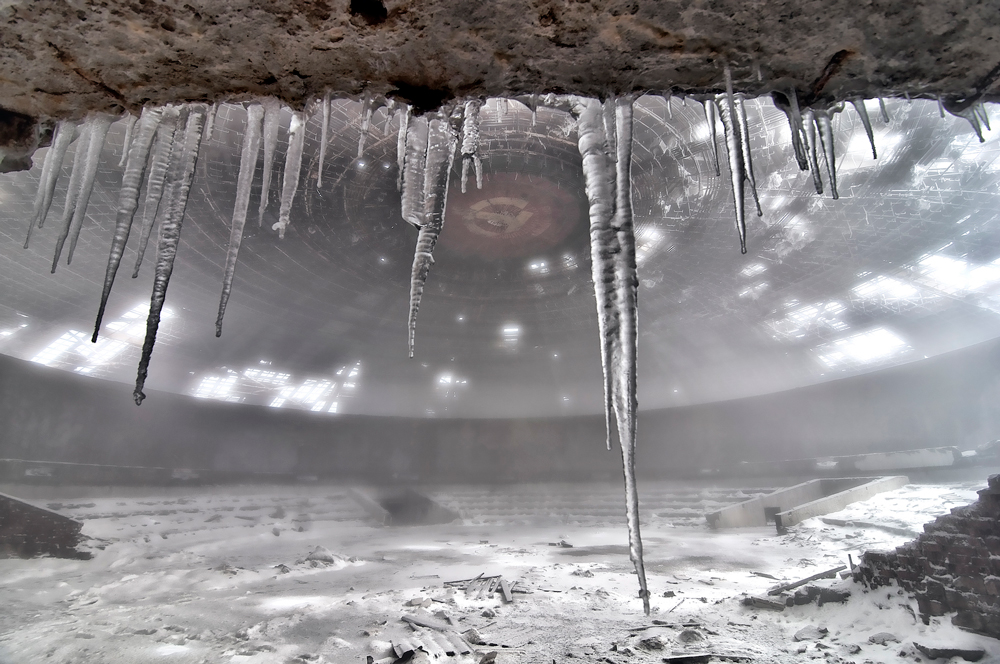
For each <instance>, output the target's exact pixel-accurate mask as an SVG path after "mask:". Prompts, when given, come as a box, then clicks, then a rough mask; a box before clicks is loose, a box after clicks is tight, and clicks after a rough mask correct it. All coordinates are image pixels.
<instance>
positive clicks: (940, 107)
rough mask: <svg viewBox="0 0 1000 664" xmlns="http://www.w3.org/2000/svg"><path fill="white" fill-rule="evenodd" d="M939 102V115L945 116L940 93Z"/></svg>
mask: <svg viewBox="0 0 1000 664" xmlns="http://www.w3.org/2000/svg"><path fill="white" fill-rule="evenodd" d="M937 104H938V116H940V117H941V118H944V103H943V102H942V101H941V95H938V98H937Z"/></svg>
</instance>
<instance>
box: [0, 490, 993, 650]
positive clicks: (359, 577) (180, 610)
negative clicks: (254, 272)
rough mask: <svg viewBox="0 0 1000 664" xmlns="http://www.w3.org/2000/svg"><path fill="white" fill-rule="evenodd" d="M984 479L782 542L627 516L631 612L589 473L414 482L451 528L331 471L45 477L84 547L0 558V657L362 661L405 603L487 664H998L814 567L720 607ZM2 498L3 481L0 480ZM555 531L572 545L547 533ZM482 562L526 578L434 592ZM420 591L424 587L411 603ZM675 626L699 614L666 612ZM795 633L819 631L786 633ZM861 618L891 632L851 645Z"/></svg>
mask: <svg viewBox="0 0 1000 664" xmlns="http://www.w3.org/2000/svg"><path fill="white" fill-rule="evenodd" d="M984 484H985V478H984V479H983V481H979V482H952V483H947V484H921V485H908V486H906V487H904V488H903V489H900V490H898V491H893V492H890V493H886V494H882V495H879V496H877V497H875V498H873V499H871V500H869V501H866V502H864V503H856V504H854V505H852V506H850V507H849V508H848V509H846V510H844V511H843V512H841V513H838V514H831V515H827V516H826V517H822V518H825V519H827V520H828V521H840V522H845V523H847V525H846V526H845V525H830V523H826V522H824V521H823V520H822V518H817V519H811V520H809V521H807V522H805V523H803V524H800V525H799V526H796V527H794V528H793V529H792V531H791V532H790V533H789V534H788V535H785V536H778V535H776V534H775V532H774V529H773V527H767V528H749V529H739V530H728V531H721V532H713V531H711V530H709V529H708V528H707V527H705V525H704V522H703V521H702V520H700V519H694V518H685V517H684V514H685V513H683V512H677V511H674V512H671V511H670V510H666V511H664V510H661V511H659V512H657V511H656V509H653V510H645V511H644V524H643V525H644V532H643V535H644V538H643V539H644V544H645V548H646V570H647V573H648V576H649V585H650V590H651V592H652V606H653V613H652V615H651V616H649V617H646V616H644V615H643V614H642V603H641V601H640V600H639V599H638V598H637V597H636V593H637V583H636V579H635V576H634V574H632V566H631V563H630V562H629V560H628V554H627V547H626V543H627V535H626V531H625V527H624V524H623V521H624V518H619V517H616V516H614V515H612V514H611V513H610V512H614V511H617V510H616V509H611V510H602V509H599V508H600V505H599V504H597V503H600V500H604V499H600V497H601V496H605V495H606V496H608V498H607V499H606V500H605V502H606V503H607V504H608V505H610V506H611V507H612V508H615V505H616V503H615V501H614V500H613V499H612V498H611V497H610V496H612V495H618V494H617V493H613V492H614V491H616V488H615V487H610V486H608V485H592V486H587V485H583V486H581V485H577V486H576V487H574V488H572V489H567V488H565V487H558V486H554V485H553V486H546V485H535V486H533V487H523V488H520V489H519V488H506V489H477V488H468V487H465V488H462V487H451V488H447V487H445V488H440V489H437V490H436V489H434V488H427V489H426V493H428V494H429V495H431V496H432V497H435V498H437V499H438V500H440V501H441V502H443V503H445V504H450V505H452V506H457V507H459V508H461V505H462V504H476V505H478V506H479V507H477V513H476V514H470V513H466V511H465V510H463V517H464V519H463V520H462V521H460V522H456V523H454V524H450V525H440V526H415V527H398V528H389V527H378V526H375V525H373V524H372V523H371V522H370V521H368V520H366V518H365V516H364V514H363V512H362V511H361V510H360V508H358V507H357V506H356V504H355V503H354V502H353V501H351V500H350V499H349V497H348V496H347V492H346V489H345V488H344V487H337V486H329V485H326V486H316V485H313V486H292V487H289V486H241V487H212V488H207V487H206V488H196V489H184V490H179V489H163V488H148V489H127V490H126V489H122V490H117V491H115V492H114V493H113V494H111V495H108V494H105V495H101V496H96V495H95V492H94V491H93V490H89V491H86V492H84V491H82V490H81V492H80V494H79V495H78V496H77V497H74V496H73V495H72V493H73V491H72V490H71V489H66V488H63V489H60V490H58V491H56V490H50V491H51V494H50V495H51V496H53V497H52V499H45V498H44V496H45V495H46V490H45V489H41V488H35V489H33V490H32V491H31V492H30V493H32V494H34V495H31V496H28V497H29V498H31V499H32V500H33V502H35V503H36V504H41V505H46V504H51V505H52V507H53V508H55V509H58V510H59V511H60V512H62V513H65V514H68V515H71V516H74V517H76V518H80V519H81V520H83V521H84V523H85V526H84V533H85V534H86V535H88V536H89V537H91V538H93V539H92V540H91V545H92V546H100V547H103V548H96V549H95V550H94V557H93V559H92V560H89V561H75V560H57V559H48V558H45V559H34V560H13V559H6V560H0V662H2V664H28V663H33V662H52V663H53V664H55V663H62V662H65V663H69V662H80V663H83V662H101V663H107V664H115V663H129V664H136V663H145V662H168V663H173V662H176V663H178V664H181V663H196V662H198V663H200V662H211V663H214V662H232V663H237V662H241V663H242V662H246V663H247V664H249V663H265V662H267V663H271V662H280V663H282V664H284V663H286V662H330V663H338V664H339V663H341V662H365V661H366V656H367V655H371V656H372V657H373V658H374V659H375V660H376V661H378V660H380V659H383V658H386V657H389V656H390V654H391V653H390V644H391V643H393V642H397V643H398V642H399V640H400V639H404V638H406V639H411V640H412V639H414V638H420V636H419V634H416V633H415V632H414V631H413V630H412V629H411V628H410V627H409V626H408V625H407V624H406V623H403V622H401V620H400V618H401V616H403V615H404V614H406V615H423V616H426V617H433V616H434V614H437V618H436V619H437V620H442V619H444V617H445V616H450V617H451V618H452V619H453V620H454V622H455V624H456V630H457V631H464V630H466V629H468V628H475V629H476V630H477V631H478V632H479V634H480V635H481V637H482V639H483V640H484V641H486V642H487V643H491V644H495V645H492V646H491V645H484V646H479V648H480V650H482V651H484V652H488V651H494V650H495V651H498V653H499V654H498V656H497V660H496V661H497V662H500V663H501V664H507V663H510V664H513V663H519V662H525V663H527V662H532V663H539V664H548V662H552V661H556V662H559V663H560V664H562V663H564V662H567V661H583V662H612V663H616V664H617V663H624V662H634V663H641V662H661V661H663V660H664V658H665V657H670V656H671V655H673V654H681V653H713V654H714V655H715V656H716V658H715V659H713V660H712V661H749V660H752V661H757V662H799V661H806V660H811V659H825V660H827V661H830V662H839V661H850V662H858V664H861V663H862V662H866V661H871V662H896V661H909V662H914V661H917V658H921V656H920V653H918V652H916V651H915V649H914V646H913V641H918V642H921V643H923V644H925V645H947V646H958V647H979V648H985V649H986V652H987V655H986V658H985V659H984V660H982V661H986V662H1000V643H998V642H996V641H994V640H992V639H989V638H985V637H980V636H976V635H972V634H968V633H965V632H962V631H961V630H959V629H957V628H955V627H953V626H952V625H951V623H950V620H949V619H948V618H947V617H945V618H944V619H934V620H932V623H931V625H929V626H924V625H923V624H922V623H921V622H920V621H919V619H917V618H915V617H914V615H913V612H914V610H915V609H916V606H915V603H914V602H912V601H910V600H908V598H907V597H905V596H904V595H900V594H897V592H896V591H895V590H885V589H882V590H880V591H878V592H871V593H865V592H863V591H862V589H861V588H860V587H859V586H855V585H854V584H853V583H852V582H851V581H850V580H843V581H824V582H820V583H821V584H824V585H828V586H836V587H839V588H845V589H849V590H851V592H852V595H851V598H850V599H849V600H848V602H847V603H846V604H826V605H824V606H822V607H820V606H817V605H816V604H815V603H814V604H810V605H806V606H797V607H792V608H788V609H786V610H785V611H783V612H780V613H779V612H771V611H766V610H760V609H754V608H749V607H744V606H742V605H741V602H740V600H741V598H742V597H743V595H744V594H745V593H751V594H759V595H763V594H766V591H767V589H768V588H770V587H771V586H773V585H775V584H776V583H778V582H777V581H775V580H773V579H771V578H767V577H765V576H760V575H757V574H754V572H757V573H763V574H767V575H771V576H772V577H776V578H777V579H780V580H796V579H799V578H803V577H805V576H808V575H810V574H814V573H816V572H818V571H821V570H824V569H828V568H831V567H834V566H836V565H838V564H844V563H846V562H847V554H848V553H850V554H852V555H853V556H854V559H855V560H857V557H858V555H860V553H861V552H862V551H863V550H866V549H868V548H888V547H893V546H896V545H898V544H901V543H903V542H904V541H906V540H908V539H910V538H911V537H912V535H907V533H908V532H912V533H916V532H919V531H920V529H921V526H922V524H923V523H926V522H927V521H929V520H931V519H932V518H933V517H935V516H937V515H939V514H942V513H945V512H947V511H948V509H950V508H951V507H954V506H957V505H963V504H967V503H969V502H972V501H973V500H975V499H976V494H975V490H976V489H978V488H981V487H982V486H983V485H984ZM645 488H647V489H648V490H649V492H650V495H651V496H652V498H651V499H650V500H652V501H654V502H655V501H656V500H660V501H661V502H662V501H663V500H665V499H664V498H663V496H673V499H672V500H674V501H675V503H676V502H680V503H683V502H684V501H687V504H693V505H694V506H695V508H697V507H698V506H699V505H708V506H711V505H714V504H715V501H716V499H717V498H718V496H720V495H722V493H718V492H716V493H713V490H712V489H710V488H706V487H704V486H703V487H702V488H700V489H698V488H692V487H691V486H690V485H685V486H679V485H678V486H677V487H674V486H673V485H671V484H670V483H660V484H656V485H649V484H647V485H646V486H645ZM640 489H643V487H640ZM0 491H4V492H10V493H13V494H14V495H17V491H18V487H0ZM574 492H575V494H574ZM567 494H572V495H575V496H577V498H573V501H575V502H576V503H577V504H579V503H580V501H581V500H583V498H582V496H590V499H591V501H592V502H593V501H595V500H596V501H597V503H594V504H592V505H590V507H588V508H587V510H584V511H585V512H588V513H589V514H590V515H591V516H590V518H584V517H585V516H586V515H581V514H579V513H576V514H575V515H574V516H573V517H572V518H569V517H561V516H560V515H559V514H557V513H553V511H552V510H544V511H543V512H539V511H537V510H536V511H535V512H531V510H530V509H528V508H523V509H520V508H519V509H513V508H512V509H500V507H494V508H492V509H493V511H492V512H491V511H490V509H491V508H489V505H491V504H492V505H499V506H501V507H502V506H503V505H508V506H509V505H511V504H514V503H516V502H517V500H518V498H517V497H518V496H520V497H521V498H520V500H521V501H522V502H523V503H524V504H529V503H530V504H538V503H539V502H540V501H541V499H542V498H544V497H545V496H548V498H549V504H556V503H558V502H559V501H558V500H556V498H557V497H558V496H560V495H567ZM22 495H24V493H23V492H22ZM726 495H729V499H735V498H734V497H733V496H732V495H731V494H726ZM595 496H596V497H597V498H594V497H595ZM684 496H688V497H687V498H685V497H684ZM477 499H478V502H476V500H477ZM491 500H492V502H491ZM542 502H544V501H542ZM664 509H665V508H664ZM579 511H580V510H577V512H579ZM529 512H530V513H529ZM603 512H609V513H608V514H603ZM512 514H513V515H515V516H516V517H517V518H515V516H512ZM678 514H680V515H681V516H679V517H678V516H677V515H678ZM660 515H662V516H660ZM560 540H565V541H566V542H568V543H570V544H572V545H573V546H572V548H566V547H555V546H550V543H554V542H559V541H560ZM317 546H323V547H326V548H327V549H329V550H330V551H332V552H334V553H335V554H337V555H336V557H335V562H333V563H313V562H310V561H306V560H305V558H306V556H307V555H308V554H309V553H310V552H311V551H313V550H314V549H315V548H316V547H317ZM480 573H485V574H486V575H487V576H489V575H495V574H502V575H503V576H504V578H505V579H508V580H510V581H517V585H516V586H515V590H520V589H523V590H525V591H530V592H528V593H523V594H522V593H515V595H514V601H513V603H510V604H507V603H504V602H503V601H502V599H501V595H500V594H499V593H498V594H496V595H495V596H493V597H490V598H488V599H485V598H484V599H476V598H468V597H466V594H465V592H463V591H462V590H456V589H454V588H452V587H448V586H445V585H444V583H445V582H446V581H452V580H458V579H468V578H471V577H475V576H476V575H478V574H480ZM421 599H423V600H430V601H429V602H428V601H425V602H423V603H424V604H425V605H426V606H425V607H421V606H417V605H413V604H419V603H420V601H419V600H421ZM413 600H417V601H416V602H413V603H411V602H412V601H413ZM654 620H656V621H659V622H661V623H667V624H664V625H654V623H653V621H654ZM685 623H688V624H690V623H696V624H697V626H696V627H687V628H685V627H683V626H676V627H675V626H672V625H683V624H685ZM807 626H816V627H825V628H827V629H828V630H829V632H828V634H827V635H826V636H825V638H822V639H820V640H815V639H812V640H804V641H798V642H797V641H795V640H794V635H795V633H796V632H798V631H799V630H801V629H802V628H804V627H807ZM880 632H890V633H892V634H893V635H894V636H895V637H897V638H898V640H899V642H891V641H890V642H888V643H886V644H885V645H879V644H876V643H870V642H869V637H870V636H872V635H874V634H877V633H880ZM654 637H655V638H654ZM386 661H387V662H391V661H392V659H388V660H386ZM436 661H441V662H448V661H453V662H472V661H474V659H473V656H472V655H467V656H465V657H451V658H441V659H438V660H436ZM938 661H943V660H938ZM956 661H958V660H956Z"/></svg>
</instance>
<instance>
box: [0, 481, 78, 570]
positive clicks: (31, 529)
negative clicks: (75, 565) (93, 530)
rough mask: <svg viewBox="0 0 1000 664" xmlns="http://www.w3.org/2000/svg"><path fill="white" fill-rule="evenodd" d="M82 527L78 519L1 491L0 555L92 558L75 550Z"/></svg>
mask: <svg viewBox="0 0 1000 664" xmlns="http://www.w3.org/2000/svg"><path fill="white" fill-rule="evenodd" d="M81 528H83V524H82V523H80V522H79V521H75V520H74V519H71V518H69V517H67V516H63V515H62V514H59V513H57V512H53V511H52V510H48V509H45V508H43V507H36V506H35V505H31V504H29V503H26V502H23V501H21V500H18V499H17V498H14V497H12V496H7V495H4V494H0V557H3V556H19V557H22V558H30V557H32V556H38V555H43V554H47V555H50V556H55V557H57V558H84V559H86V558H89V557H90V556H89V554H87V553H81V552H79V551H77V550H76V546H77V545H78V544H79V543H80V539H81V535H80V529H81Z"/></svg>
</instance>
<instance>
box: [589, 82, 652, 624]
mask: <svg viewBox="0 0 1000 664" xmlns="http://www.w3.org/2000/svg"><path fill="white" fill-rule="evenodd" d="M609 106H610V107H611V109H612V111H613V115H612V116H611V117H612V118H613V120H614V121H613V123H611V122H608V115H609V114H608V113H607V108H608V107H609ZM570 109H571V112H572V113H573V115H574V116H575V117H576V119H577V127H578V129H577V142H578V147H579V150H580V155H581V157H582V158H583V174H584V178H585V181H586V190H587V198H588V200H589V201H590V255H591V270H592V275H593V281H594V298H595V300H596V303H597V316H598V327H599V333H600V339H601V363H602V367H603V371H604V389H605V423H606V426H607V428H608V441H607V443H608V445H609V446H610V429H611V418H612V415H613V416H614V418H615V421H616V422H617V429H618V438H619V444H620V446H621V450H622V461H623V465H624V474H625V489H626V490H625V499H626V516H627V520H628V530H629V557H630V558H631V560H632V563H633V565H634V566H635V571H636V574H637V575H638V577H639V596H640V597H641V598H642V601H643V608H644V610H645V612H646V613H647V614H649V610H650V608H649V591H648V590H647V586H646V572H645V568H644V564H643V558H642V538H641V535H640V531H639V498H638V489H637V487H636V481H635V432H636V427H635V424H636V422H635V415H636V410H637V407H638V401H637V395H636V368H637V365H636V347H637V340H638V326H637V323H638V308H637V304H636V294H637V290H638V284H639V281H638V278H637V273H636V259H635V237H634V233H633V226H632V192H631V160H632V98H631V97H624V98H618V99H614V100H610V104H609V103H605V104H603V105H602V104H601V102H599V101H598V100H596V99H587V98H580V97H574V98H571V99H570ZM611 133H613V136H609V134H611ZM612 145H614V146H615V154H614V155H612V154H611V153H610V151H609V150H610V147H611V146H612Z"/></svg>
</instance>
